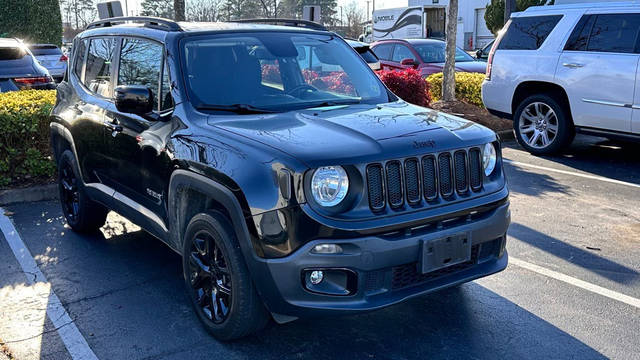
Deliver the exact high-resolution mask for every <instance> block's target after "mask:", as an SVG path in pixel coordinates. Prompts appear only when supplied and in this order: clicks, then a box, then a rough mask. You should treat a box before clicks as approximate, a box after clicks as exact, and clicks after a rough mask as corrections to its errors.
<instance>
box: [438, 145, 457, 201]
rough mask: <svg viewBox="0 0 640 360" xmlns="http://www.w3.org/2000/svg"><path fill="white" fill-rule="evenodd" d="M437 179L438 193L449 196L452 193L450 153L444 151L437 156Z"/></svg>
mask: <svg viewBox="0 0 640 360" xmlns="http://www.w3.org/2000/svg"><path fill="white" fill-rule="evenodd" d="M438 174H439V177H438V180H439V182H440V194H441V195H442V196H443V197H449V196H451V195H452V194H453V184H452V180H453V179H452V178H451V154H449V153H444V154H440V156H439V157H438Z"/></svg>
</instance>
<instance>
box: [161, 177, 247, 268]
mask: <svg viewBox="0 0 640 360" xmlns="http://www.w3.org/2000/svg"><path fill="white" fill-rule="evenodd" d="M168 205H169V206H168V207H169V214H168V216H169V228H170V229H171V235H170V236H171V242H172V243H173V244H174V245H175V248H176V249H182V248H183V244H184V238H183V237H184V233H185V231H186V229H187V225H188V224H189V221H190V220H191V219H192V218H193V217H194V216H195V215H197V214H198V213H202V212H206V211H209V210H216V211H219V212H221V213H222V214H223V215H225V216H226V217H227V218H228V219H229V221H230V222H231V226H232V227H233V230H234V232H235V234H236V237H237V239H238V242H239V245H240V248H241V250H242V253H243V255H244V256H245V259H250V258H252V257H253V256H255V252H254V246H253V242H252V239H253V238H254V237H255V235H252V234H251V231H252V230H251V226H252V224H250V223H248V221H247V217H246V216H245V210H244V209H243V207H242V205H241V201H240V200H239V199H238V197H237V196H236V194H234V193H233V192H232V191H231V190H229V188H227V187H226V186H224V185H222V184H220V183H218V182H216V181H215V180H212V179H210V178H208V177H206V176H203V175H200V174H196V173H194V172H192V171H187V170H181V169H179V170H175V171H174V172H173V173H172V174H171V179H170V182H169V201H168ZM254 232H255V231H254Z"/></svg>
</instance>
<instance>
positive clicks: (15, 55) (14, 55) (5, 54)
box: [0, 46, 27, 61]
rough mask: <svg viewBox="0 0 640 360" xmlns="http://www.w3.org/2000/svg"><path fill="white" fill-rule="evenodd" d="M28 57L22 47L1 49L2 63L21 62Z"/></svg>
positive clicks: (0, 58)
mask: <svg viewBox="0 0 640 360" xmlns="http://www.w3.org/2000/svg"><path fill="white" fill-rule="evenodd" d="M25 55H27V52H26V51H24V49H22V48H20V47H17V46H16V47H0V61H2V60H20V59H22V58H23V57H25Z"/></svg>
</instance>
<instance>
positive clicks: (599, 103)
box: [582, 98, 632, 108]
mask: <svg viewBox="0 0 640 360" xmlns="http://www.w3.org/2000/svg"><path fill="white" fill-rule="evenodd" d="M582 101H584V102H586V103H591V104H598V105H608V106H617V107H624V108H631V107H632V105H631V104H624V103H619V102H613V101H603V100H592V99H584V98H583V99H582Z"/></svg>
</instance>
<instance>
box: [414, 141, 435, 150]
mask: <svg viewBox="0 0 640 360" xmlns="http://www.w3.org/2000/svg"><path fill="white" fill-rule="evenodd" d="M413 147H414V148H416V149H424V148H434V147H436V142H435V141H433V140H426V141H414V142H413Z"/></svg>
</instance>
